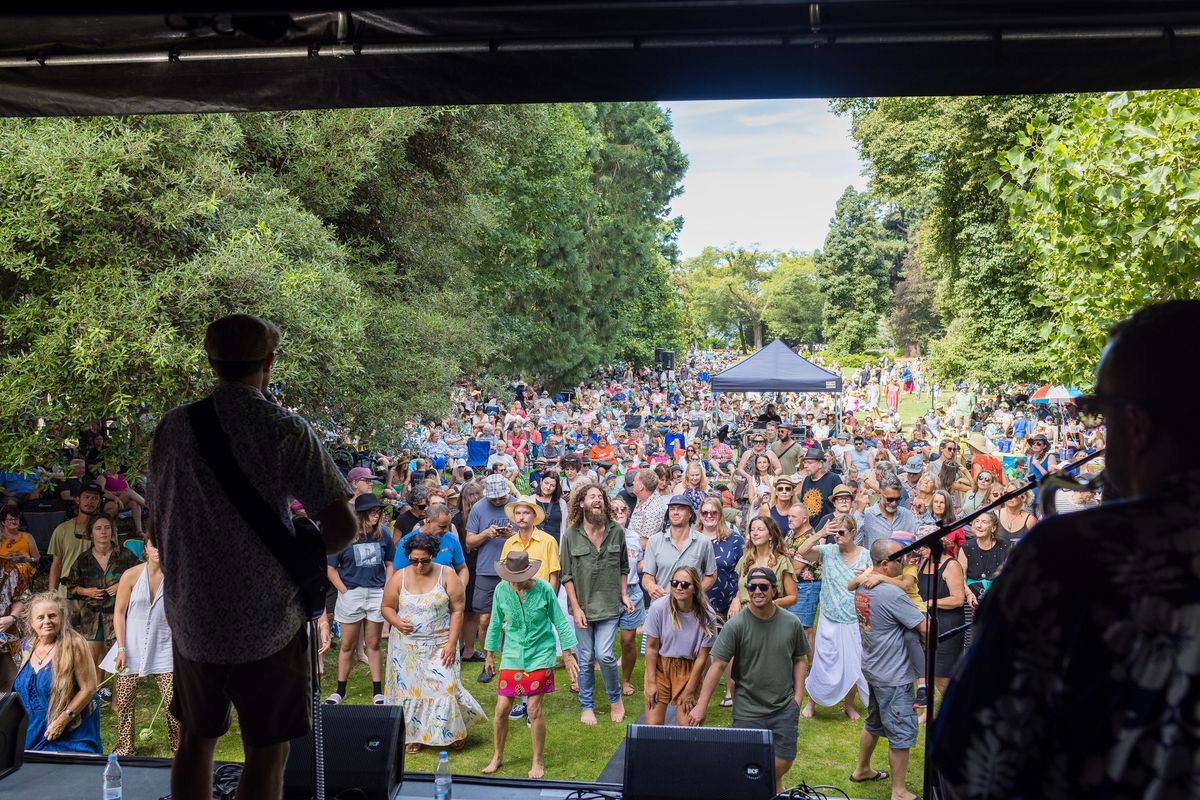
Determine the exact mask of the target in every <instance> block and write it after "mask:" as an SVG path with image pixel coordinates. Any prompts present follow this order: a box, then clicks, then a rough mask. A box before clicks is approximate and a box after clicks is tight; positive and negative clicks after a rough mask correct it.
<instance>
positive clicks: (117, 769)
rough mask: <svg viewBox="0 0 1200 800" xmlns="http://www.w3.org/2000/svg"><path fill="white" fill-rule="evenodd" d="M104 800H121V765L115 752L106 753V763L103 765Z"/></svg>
mask: <svg viewBox="0 0 1200 800" xmlns="http://www.w3.org/2000/svg"><path fill="white" fill-rule="evenodd" d="M104 800H121V765H120V764H118V763H117V754H116V753H109V754H108V764H107V765H106V766H105V767H104Z"/></svg>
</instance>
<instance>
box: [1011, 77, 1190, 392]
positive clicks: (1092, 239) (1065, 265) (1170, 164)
mask: <svg viewBox="0 0 1200 800" xmlns="http://www.w3.org/2000/svg"><path fill="white" fill-rule="evenodd" d="M1198 107H1200V91H1197V90H1194V89H1191V90H1181V91H1171V92H1137V93H1133V92H1122V93H1117V94H1110V95H1106V96H1089V97H1083V98H1080V99H1079V100H1078V101H1077V102H1076V103H1075V104H1074V106H1073V109H1072V111H1073V113H1072V116H1071V120H1070V122H1069V124H1060V123H1055V122H1053V121H1051V120H1050V119H1049V118H1047V117H1046V116H1044V115H1043V116H1039V117H1037V118H1036V119H1034V120H1032V121H1030V122H1029V123H1028V124H1027V125H1026V126H1025V128H1024V130H1023V131H1022V132H1021V134H1020V135H1019V137H1018V140H1017V142H1016V143H1015V144H1014V145H1013V147H1011V148H1009V149H1008V150H1005V151H1003V152H1002V153H1001V154H1000V156H999V161H1000V165H1001V168H1000V174H998V175H996V176H995V177H994V178H993V180H992V183H991V185H992V187H993V188H994V189H998V190H999V191H1000V194H1001V195H1002V196H1003V198H1004V199H1005V200H1006V201H1007V202H1008V204H1009V210H1010V219H1011V224H1012V227H1013V229H1014V230H1015V231H1016V233H1017V235H1018V238H1019V242H1020V244H1021V245H1022V246H1023V247H1022V250H1023V252H1024V253H1026V254H1027V257H1028V258H1029V259H1030V261H1031V265H1032V267H1033V274H1034V275H1037V276H1038V279H1037V280H1036V281H1035V282H1034V284H1035V287H1036V288H1035V291H1034V294H1033V296H1032V298H1031V302H1032V303H1034V304H1035V305H1036V306H1037V307H1038V308H1039V309H1040V310H1041V311H1042V312H1043V313H1044V314H1046V315H1047V316H1048V317H1049V318H1048V319H1047V320H1046V322H1045V323H1044V324H1043V326H1042V328H1041V330H1040V331H1039V333H1040V338H1041V339H1042V340H1044V341H1045V342H1046V345H1047V346H1046V348H1045V351H1044V353H1043V359H1042V365H1043V368H1044V370H1045V373H1046V374H1047V375H1048V376H1051V377H1053V378H1054V379H1055V380H1058V381H1061V382H1068V383H1079V384H1084V385H1086V384H1090V383H1091V381H1092V379H1093V375H1094V369H1095V365H1096V361H1097V358H1098V356H1099V353H1100V350H1101V348H1102V347H1103V345H1104V341H1105V339H1106V337H1107V333H1108V330H1109V328H1110V327H1111V326H1112V325H1113V324H1115V323H1116V322H1118V321H1120V320H1122V319H1124V318H1126V317H1128V316H1129V315H1130V314H1131V313H1132V312H1133V311H1135V310H1136V309H1138V308H1139V307H1141V306H1143V305H1145V304H1146V303H1149V302H1153V301H1156V300H1167V299H1174V298H1184V297H1187V298H1195V297H1200V270H1198V269H1197V267H1196V263H1197V256H1198V255H1200V113H1198V112H1197V110H1196V109H1197V108H1198Z"/></svg>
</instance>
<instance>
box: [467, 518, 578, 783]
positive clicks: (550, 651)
mask: <svg viewBox="0 0 1200 800" xmlns="http://www.w3.org/2000/svg"><path fill="white" fill-rule="evenodd" d="M535 505H536V504H535ZM491 567H492V570H493V571H494V572H495V573H496V575H497V576H498V577H499V578H500V580H501V583H500V584H499V585H497V586H496V590H495V593H494V595H493V597H492V613H491V617H492V620H493V621H494V623H495V624H494V625H491V626H490V627H489V628H488V632H487V639H486V641H485V642H484V649H485V650H486V651H487V656H486V659H485V662H484V665H483V668H484V671H485V672H489V673H494V672H496V653H497V652H498V651H499V650H500V635H501V631H503V634H504V652H503V655H502V656H501V658H500V672H499V674H498V675H497V680H496V712H495V714H493V715H492V735H493V742H492V760H491V761H490V762H488V765H487V766H486V767H484V768H483V770H482V772H483V773H484V774H485V775H490V774H492V773H493V772H495V771H496V770H498V769H500V767H501V765H502V764H503V763H504V743H505V740H506V739H507V738H508V721H509V715H510V713H511V712H512V710H513V702H514V699H515V698H519V697H523V698H525V715H526V719H527V720H528V722H529V729H530V733H531V738H532V740H533V758H532V762H533V763H532V764H531V765H530V768H529V777H530V778H534V779H537V778H541V777H542V776H543V775H544V774H545V772H546V765H545V763H544V761H543V758H542V754H543V751H544V750H545V746H546V719H545V717H544V716H542V698H543V697H544V696H545V695H547V694H549V693H551V692H553V691H554V662H555V661H556V660H557V655H556V651H557V642H561V643H562V648H563V662H564V663H565V664H566V667H567V674H568V675H569V676H570V678H571V680H575V679H576V676H577V675H578V674H579V664H578V663H577V662H576V660H575V654H574V653H573V652H572V650H571V648H573V647H575V645H576V639H575V631H574V630H573V629H572V627H571V623H570V621H569V620H568V619H567V615H566V614H565V613H564V612H563V610H562V606H560V605H559V604H558V599H557V598H556V597H555V595H554V590H553V589H551V588H550V584H548V583H546V582H545V581H544V580H540V579H539V578H538V577H537V574H538V570H539V569H541V567H542V565H541V563H539V562H537V561H531V560H530V559H529V554H528V553H526V552H524V551H523V550H514V551H512V552H510V553H509V554H508V555H507V556H506V557H505V558H504V559H503V560H501V561H496V562H494V563H493V564H492V565H491ZM556 633H557V640H556V639H555V634H556Z"/></svg>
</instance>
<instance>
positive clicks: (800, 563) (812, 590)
mask: <svg viewBox="0 0 1200 800" xmlns="http://www.w3.org/2000/svg"><path fill="white" fill-rule="evenodd" d="M816 533H817V532H816V530H815V529H814V528H813V526H812V522H811V518H810V517H809V515H808V506H806V505H804V504H803V503H792V507H791V508H790V509H788V531H787V534H786V535H785V536H784V540H783V545H784V548H785V549H786V550H787V553H788V555H789V556H791V558H792V566H793V567H794V568H795V570H796V604H795V605H794V606H792V607H791V608H789V609H788V611H791V612H792V613H793V614H795V615H796V617H797V619H799V620H800V624H801V625H803V626H804V635H805V636H807V637H808V649H809V651H810V652H811V651H812V645H813V620H814V619H815V618H816V615H817V601H818V600H819V599H820V597H821V560H820V559H819V558H814V557H813V556H812V555H808V556H801V555H799V554H798V552H797V551H798V550H799V549H800V546H801V545H802V544H804V543H805V542H807V541H808V540H809V539H811V538H812V537H813V536H815V535H816Z"/></svg>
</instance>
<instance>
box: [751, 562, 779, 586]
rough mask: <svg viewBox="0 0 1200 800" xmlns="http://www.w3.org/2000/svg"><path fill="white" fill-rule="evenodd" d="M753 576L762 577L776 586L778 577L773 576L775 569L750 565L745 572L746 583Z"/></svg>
mask: <svg viewBox="0 0 1200 800" xmlns="http://www.w3.org/2000/svg"><path fill="white" fill-rule="evenodd" d="M755 578H764V579H765V580H766V581H767V583H769V584H771V585H772V586H775V587H777V588H778V586H779V579H778V578H776V577H775V571H774V570H773V569H771V568H770V567H752V568H751V570H750V571H749V572H748V573H746V583H750V582H751V581H752V580H754V579H755Z"/></svg>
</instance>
